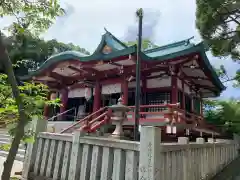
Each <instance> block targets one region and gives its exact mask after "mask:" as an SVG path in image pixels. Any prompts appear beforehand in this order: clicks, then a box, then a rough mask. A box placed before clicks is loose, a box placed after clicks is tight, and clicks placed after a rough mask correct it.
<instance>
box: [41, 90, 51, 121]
mask: <svg viewBox="0 0 240 180" xmlns="http://www.w3.org/2000/svg"><path fill="white" fill-rule="evenodd" d="M50 96H51V93H50V92H49V93H48V95H47V100H49V99H50ZM43 117H44V119H45V120H48V119H49V106H48V105H47V104H45V105H44V109H43Z"/></svg>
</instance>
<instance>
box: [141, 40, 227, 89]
mask: <svg viewBox="0 0 240 180" xmlns="http://www.w3.org/2000/svg"><path fill="white" fill-rule="evenodd" d="M192 53H198V54H200V56H201V59H202V62H203V65H204V66H205V68H206V69H207V71H209V72H210V75H211V77H212V80H213V83H214V84H215V86H216V87H217V88H218V89H219V92H222V91H223V90H225V89H226V87H225V86H224V85H223V84H222V82H221V81H220V79H219V77H218V76H217V73H216V72H215V70H214V69H213V67H212V65H211V64H210V62H209V59H208V57H207V55H206V52H205V47H204V44H203V42H201V43H198V44H196V45H194V46H190V47H188V48H186V49H183V50H180V51H177V52H173V53H170V54H164V55H160V56H155V57H150V56H148V55H147V54H146V53H144V52H142V53H141V58H142V59H144V60H146V61H166V60H169V59H175V58H178V57H181V56H186V55H189V54H192Z"/></svg>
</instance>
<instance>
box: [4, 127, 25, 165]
mask: <svg viewBox="0 0 240 180" xmlns="http://www.w3.org/2000/svg"><path fill="white" fill-rule="evenodd" d="M10 144H11V136H10V135H9V134H8V132H7V130H6V129H0V156H2V157H7V155H8V149H7V148H8V147H9V145H10ZM24 155H25V146H24V144H20V146H19V149H18V153H17V155H16V158H15V160H18V161H23V160H24Z"/></svg>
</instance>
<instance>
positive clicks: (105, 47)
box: [102, 45, 112, 54]
mask: <svg viewBox="0 0 240 180" xmlns="http://www.w3.org/2000/svg"><path fill="white" fill-rule="evenodd" d="M111 52H112V48H111V47H109V46H107V45H106V46H104V48H103V50H102V53H103V54H109V53H111Z"/></svg>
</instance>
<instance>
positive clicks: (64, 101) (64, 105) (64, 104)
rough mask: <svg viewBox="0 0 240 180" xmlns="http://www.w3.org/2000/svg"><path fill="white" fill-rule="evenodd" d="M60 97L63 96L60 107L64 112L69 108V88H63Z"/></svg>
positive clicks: (61, 111)
mask: <svg viewBox="0 0 240 180" xmlns="http://www.w3.org/2000/svg"><path fill="white" fill-rule="evenodd" d="M60 98H61V103H62V106H61V107H60V113H63V112H64V111H66V110H67V102H68V90H67V89H65V88H64V89H62V90H61V91H60Z"/></svg>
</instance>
